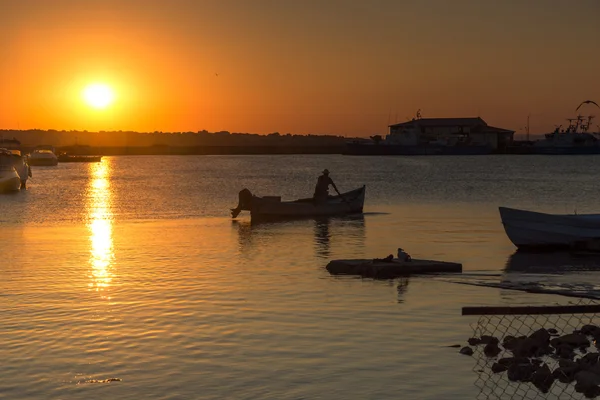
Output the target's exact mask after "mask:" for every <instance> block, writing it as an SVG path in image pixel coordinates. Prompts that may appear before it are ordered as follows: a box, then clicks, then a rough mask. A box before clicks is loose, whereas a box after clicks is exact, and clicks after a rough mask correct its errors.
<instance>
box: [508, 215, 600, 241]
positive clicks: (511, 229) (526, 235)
mask: <svg viewBox="0 0 600 400" xmlns="http://www.w3.org/2000/svg"><path fill="white" fill-rule="evenodd" d="M499 211H500V218H501V219H502V224H503V225H504V230H505V232H506V235H507V236H508V238H509V239H510V241H511V242H512V243H513V244H514V245H515V246H517V247H518V248H519V249H521V250H533V249H557V250H558V249H563V248H573V247H574V246H576V245H577V244H578V243H581V242H586V241H590V240H594V239H598V238H600V214H586V215H554V214H545V213H539V212H533V211H525V210H517V209H514V208H507V207H500V208H499Z"/></svg>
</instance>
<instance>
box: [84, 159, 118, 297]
mask: <svg viewBox="0 0 600 400" xmlns="http://www.w3.org/2000/svg"><path fill="white" fill-rule="evenodd" d="M90 175H91V179H90V184H89V188H88V193H89V194H88V198H89V203H88V209H89V219H90V222H89V224H88V228H89V230H90V233H91V234H90V245H91V248H90V253H91V254H90V266H91V275H90V278H91V279H92V282H90V284H89V286H90V289H91V290H95V291H97V292H105V291H107V290H108V289H109V288H110V284H111V281H112V273H111V265H112V261H113V258H114V253H113V239H112V213H111V211H110V206H111V189H110V180H109V176H110V166H109V165H108V163H107V161H106V160H103V161H102V162H99V163H92V164H90ZM101 297H102V298H106V299H108V300H110V296H109V295H108V294H106V293H102V294H101Z"/></svg>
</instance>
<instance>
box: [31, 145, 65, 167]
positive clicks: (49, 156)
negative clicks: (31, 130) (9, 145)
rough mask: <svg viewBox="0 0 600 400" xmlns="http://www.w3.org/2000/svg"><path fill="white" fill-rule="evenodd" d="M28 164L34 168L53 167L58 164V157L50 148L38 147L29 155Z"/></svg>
mask: <svg viewBox="0 0 600 400" xmlns="http://www.w3.org/2000/svg"><path fill="white" fill-rule="evenodd" d="M28 162H29V165H34V166H54V165H57V164H58V157H56V154H54V148H53V147H52V146H38V147H36V148H35V150H33V152H32V153H31V154H30V155H29V158H28Z"/></svg>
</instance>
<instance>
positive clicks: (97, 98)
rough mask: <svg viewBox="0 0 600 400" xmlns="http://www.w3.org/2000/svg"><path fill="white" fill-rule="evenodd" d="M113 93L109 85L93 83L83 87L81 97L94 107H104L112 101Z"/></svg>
mask: <svg viewBox="0 0 600 400" xmlns="http://www.w3.org/2000/svg"><path fill="white" fill-rule="evenodd" d="M114 98H115V96H114V94H113V91H112V89H111V88H110V86H108V85H105V84H102V83H94V84H91V85H88V86H86V87H85V89H83V99H84V100H85V102H86V103H87V104H88V105H89V106H91V107H94V108H98V109H101V108H106V107H108V106H109V105H111V104H112V102H113V101H114Z"/></svg>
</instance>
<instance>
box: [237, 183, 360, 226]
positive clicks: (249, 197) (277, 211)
mask: <svg viewBox="0 0 600 400" xmlns="http://www.w3.org/2000/svg"><path fill="white" fill-rule="evenodd" d="M365 191H366V187H365V186H362V187H361V188H358V189H355V190H351V191H349V192H346V193H342V194H341V195H339V196H329V197H328V199H327V201H326V202H324V203H322V204H318V203H315V201H314V200H313V199H312V198H307V199H298V200H294V201H281V197H280V196H264V197H258V196H254V195H253V194H252V193H251V192H250V191H249V190H248V189H244V190H242V191H240V193H239V203H238V206H237V208H235V209H232V210H231V216H232V217H233V218H236V217H237V216H238V215H239V213H240V212H241V211H242V210H245V211H250V215H251V217H252V220H253V221H254V220H278V219H293V218H312V217H328V216H335V215H346V214H359V213H362V211H363V206H364V203H365Z"/></svg>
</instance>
